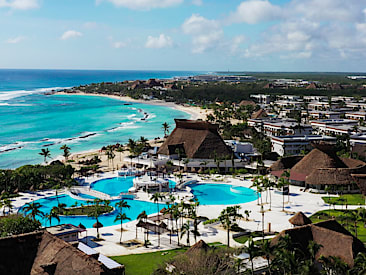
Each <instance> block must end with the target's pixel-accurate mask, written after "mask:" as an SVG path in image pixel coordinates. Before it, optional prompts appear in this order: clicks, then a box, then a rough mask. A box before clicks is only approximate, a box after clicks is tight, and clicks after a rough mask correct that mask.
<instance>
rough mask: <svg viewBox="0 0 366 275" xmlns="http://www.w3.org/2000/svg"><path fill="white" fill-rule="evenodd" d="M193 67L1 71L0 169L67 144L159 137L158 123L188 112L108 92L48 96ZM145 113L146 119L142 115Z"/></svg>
mask: <svg viewBox="0 0 366 275" xmlns="http://www.w3.org/2000/svg"><path fill="white" fill-rule="evenodd" d="M193 74H195V73H194V72H149V71H51V70H0V168H1V169H4V168H16V167H19V166H22V165H25V164H36V163H42V162H43V157H42V156H41V155H39V153H40V152H41V149H46V148H48V149H49V150H50V152H51V157H52V158H56V157H59V156H60V155H61V154H62V151H61V150H60V147H61V146H62V145H64V144H67V145H68V146H69V147H70V148H71V152H72V153H76V152H82V151H88V150H96V149H100V148H101V147H103V146H106V145H108V144H115V143H125V142H127V141H128V139H130V138H132V139H138V138H140V137H141V136H144V137H145V138H148V139H151V138H155V137H158V136H160V137H161V136H163V130H162V124H163V123H164V122H167V123H168V124H170V125H171V128H174V118H189V115H188V114H186V113H184V112H181V111H178V110H175V109H171V108H168V107H163V106H156V105H148V104H140V103H132V104H130V105H126V104H125V102H123V101H119V100H116V99H111V98H107V97H95V96H77V95H47V94H45V92H47V91H51V90H53V89H61V88H64V87H73V86H76V85H81V84H87V83H95V82H103V81H104V82H107V81H123V80H135V79H148V78H171V77H173V76H183V75H193ZM144 117H147V118H146V119H143V118H144Z"/></svg>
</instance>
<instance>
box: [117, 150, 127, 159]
mask: <svg viewBox="0 0 366 275" xmlns="http://www.w3.org/2000/svg"><path fill="white" fill-rule="evenodd" d="M116 151H117V152H118V153H120V154H119V161H122V153H123V152H124V151H125V150H124V149H123V147H118V148H117V150H116Z"/></svg>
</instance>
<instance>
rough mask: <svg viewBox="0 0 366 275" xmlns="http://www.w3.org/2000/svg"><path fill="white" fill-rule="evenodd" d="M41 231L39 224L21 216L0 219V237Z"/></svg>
mask: <svg viewBox="0 0 366 275" xmlns="http://www.w3.org/2000/svg"><path fill="white" fill-rule="evenodd" d="M39 229H41V223H40V222H39V221H35V220H33V219H31V218H30V217H24V216H23V215H9V216H6V217H2V218H1V219H0V237H7V236H12V235H19V234H24V233H28V232H33V231H36V230H39Z"/></svg>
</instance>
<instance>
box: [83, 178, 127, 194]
mask: <svg viewBox="0 0 366 275" xmlns="http://www.w3.org/2000/svg"><path fill="white" fill-rule="evenodd" d="M133 178H134V177H115V178H108V179H102V180H98V181H95V182H93V183H92V184H91V185H90V187H91V188H92V189H94V190H97V191H100V192H103V193H105V194H108V195H110V196H118V195H119V194H120V193H127V192H128V189H130V188H131V187H132V186H133Z"/></svg>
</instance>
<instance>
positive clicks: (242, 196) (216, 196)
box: [189, 183, 258, 205]
mask: <svg viewBox="0 0 366 275" xmlns="http://www.w3.org/2000/svg"><path fill="white" fill-rule="evenodd" d="M189 187H190V188H191V189H192V193H193V195H194V196H195V197H196V198H197V199H198V201H199V202H200V204H201V205H230V204H239V203H246V202H251V201H254V200H256V199H257V198H258V196H257V192H256V191H254V190H252V189H249V188H246V187H241V186H236V185H229V184H214V183H210V184H191V185H189Z"/></svg>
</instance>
